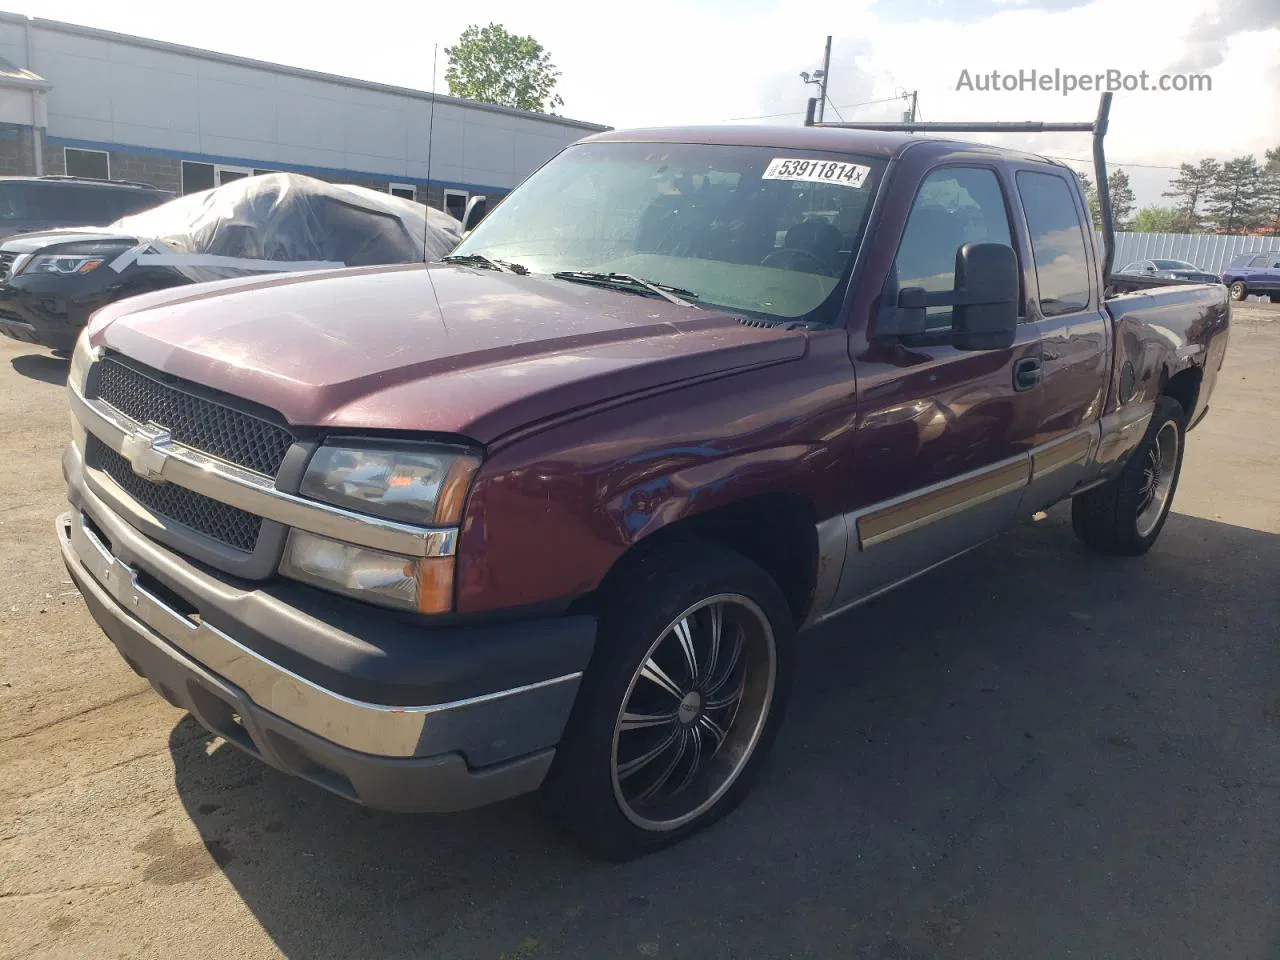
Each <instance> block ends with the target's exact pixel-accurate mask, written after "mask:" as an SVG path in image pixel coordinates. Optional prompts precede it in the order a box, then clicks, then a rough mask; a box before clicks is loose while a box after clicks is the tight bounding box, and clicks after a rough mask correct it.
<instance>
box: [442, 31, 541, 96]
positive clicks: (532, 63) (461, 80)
mask: <svg viewBox="0 0 1280 960" xmlns="http://www.w3.org/2000/svg"><path fill="white" fill-rule="evenodd" d="M444 53H445V56H446V57H448V58H449V67H448V69H447V70H445V73H444V79H445V81H446V82H447V83H448V84H449V92H450V93H451V94H453V96H455V97H464V98H466V99H467V100H480V101H482V102H484V103H496V104H500V105H501V106H504V107H516V108H518V109H520V110H532V111H534V112H536V113H551V112H552V111H554V110H555V108H556V107H559V106H562V105H563V104H564V100H563V99H561V97H560V95H559V94H558V93H556V92H555V87H556V80H557V79H559V77H560V71H559V70H557V69H556V67H555V64H553V63H552V62H551V54H549V53H548V52H547V51H546V50H544V49H543V48H542V44H540V43H538V41H537V40H535V39H533V37H518V36H516V35H515V34H512V33H508V32H507V30H506V28H504V27H503V26H502V25H501V24H497V23H491V24H489V25H488V26H487V27H482V26H479V25H478V24H472V25H471V26H469V27H467V29H465V30H463V31H462V36H460V37H458V42H457V43H456V44H454V45H453V46H452V47H445V48H444Z"/></svg>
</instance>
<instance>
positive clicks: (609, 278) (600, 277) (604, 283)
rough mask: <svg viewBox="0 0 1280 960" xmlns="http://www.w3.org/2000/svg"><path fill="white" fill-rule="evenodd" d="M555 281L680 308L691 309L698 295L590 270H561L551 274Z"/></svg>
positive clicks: (671, 287) (661, 284)
mask: <svg viewBox="0 0 1280 960" xmlns="http://www.w3.org/2000/svg"><path fill="white" fill-rule="evenodd" d="M552 276H553V277H555V278H556V279H557V280H572V281H573V282H574V283H594V284H596V285H597V286H601V287H610V288H612V289H614V290H627V291H629V292H631V293H638V294H640V295H641V296H642V297H645V296H647V297H661V298H662V299H663V300H666V301H668V302H669V303H676V304H679V305H680V306H682V307H692V306H693V304H692V303H690V302H689V301H690V300H697V299H698V295H697V294H696V293H694V292H693V291H692V290H685V289H684V288H683V287H673V286H671V285H670V284H666V283H655V282H654V281H652V280H646V279H644V278H643V277H633V276H632V275H631V274H629V273H593V272H591V271H590V270H561V271H559V272H558V273H553V274H552Z"/></svg>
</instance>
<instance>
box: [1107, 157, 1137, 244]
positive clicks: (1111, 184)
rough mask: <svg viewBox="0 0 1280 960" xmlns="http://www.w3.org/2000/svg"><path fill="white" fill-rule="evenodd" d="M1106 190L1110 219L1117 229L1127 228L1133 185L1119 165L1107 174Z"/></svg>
mask: <svg viewBox="0 0 1280 960" xmlns="http://www.w3.org/2000/svg"><path fill="white" fill-rule="evenodd" d="M1107 187H1108V192H1109V193H1110V194H1111V221H1112V223H1114V224H1115V227H1116V229H1117V230H1128V229H1129V216H1130V215H1131V214H1132V213H1133V187H1131V186H1130V185H1129V175H1128V174H1127V173H1125V172H1124V170H1123V169H1121V168H1120V167H1116V168H1115V169H1114V170H1112V171H1111V172H1110V173H1109V174H1107Z"/></svg>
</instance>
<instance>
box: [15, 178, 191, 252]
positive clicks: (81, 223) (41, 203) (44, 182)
mask: <svg viewBox="0 0 1280 960" xmlns="http://www.w3.org/2000/svg"><path fill="white" fill-rule="evenodd" d="M172 196H173V194H171V193H169V192H167V191H165V190H161V189H160V188H159V187H153V186H152V185H151V184H149V183H135V182H134V181H132V180H88V179H83V178H81V177H0V237H9V236H12V235H13V234H15V233H28V232H30V231H32V230H52V229H54V228H56V227H103V226H106V225H107V224H108V223H114V222H115V221H116V220H119V219H120V218H121V217H123V216H125V215H126V214H130V213H137V212H138V211H139V210H145V209H147V208H148V207H154V206H155V205H156V204H158V203H163V202H164V201H166V200H169V199H171V198H172Z"/></svg>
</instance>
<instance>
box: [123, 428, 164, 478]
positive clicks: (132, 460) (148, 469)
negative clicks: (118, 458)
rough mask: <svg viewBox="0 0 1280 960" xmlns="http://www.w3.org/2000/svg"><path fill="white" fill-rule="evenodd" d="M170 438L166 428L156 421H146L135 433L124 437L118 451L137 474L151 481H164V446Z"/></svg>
mask: <svg viewBox="0 0 1280 960" xmlns="http://www.w3.org/2000/svg"><path fill="white" fill-rule="evenodd" d="M170 440H171V437H170V435H169V431H168V430H166V429H165V428H164V427H162V426H160V425H159V424H157V423H148V424H146V425H145V426H142V427H139V428H138V432H137V433H131V434H129V435H127V436H126V437H125V438H124V443H123V445H122V446H121V448H120V453H121V455H122V456H123V457H124V458H125V459H126V460H128V461H129V466H131V467H133V472H134V473H136V474H137V475H138V476H140V477H145V478H146V479H148V480H150V481H151V482H152V483H164V477H162V476H161V473H162V472H163V471H164V462H165V461H166V460H168V459H169V453H168V451H167V450H166V449H165V448H166V447H167V446H168V445H169V442H170Z"/></svg>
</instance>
